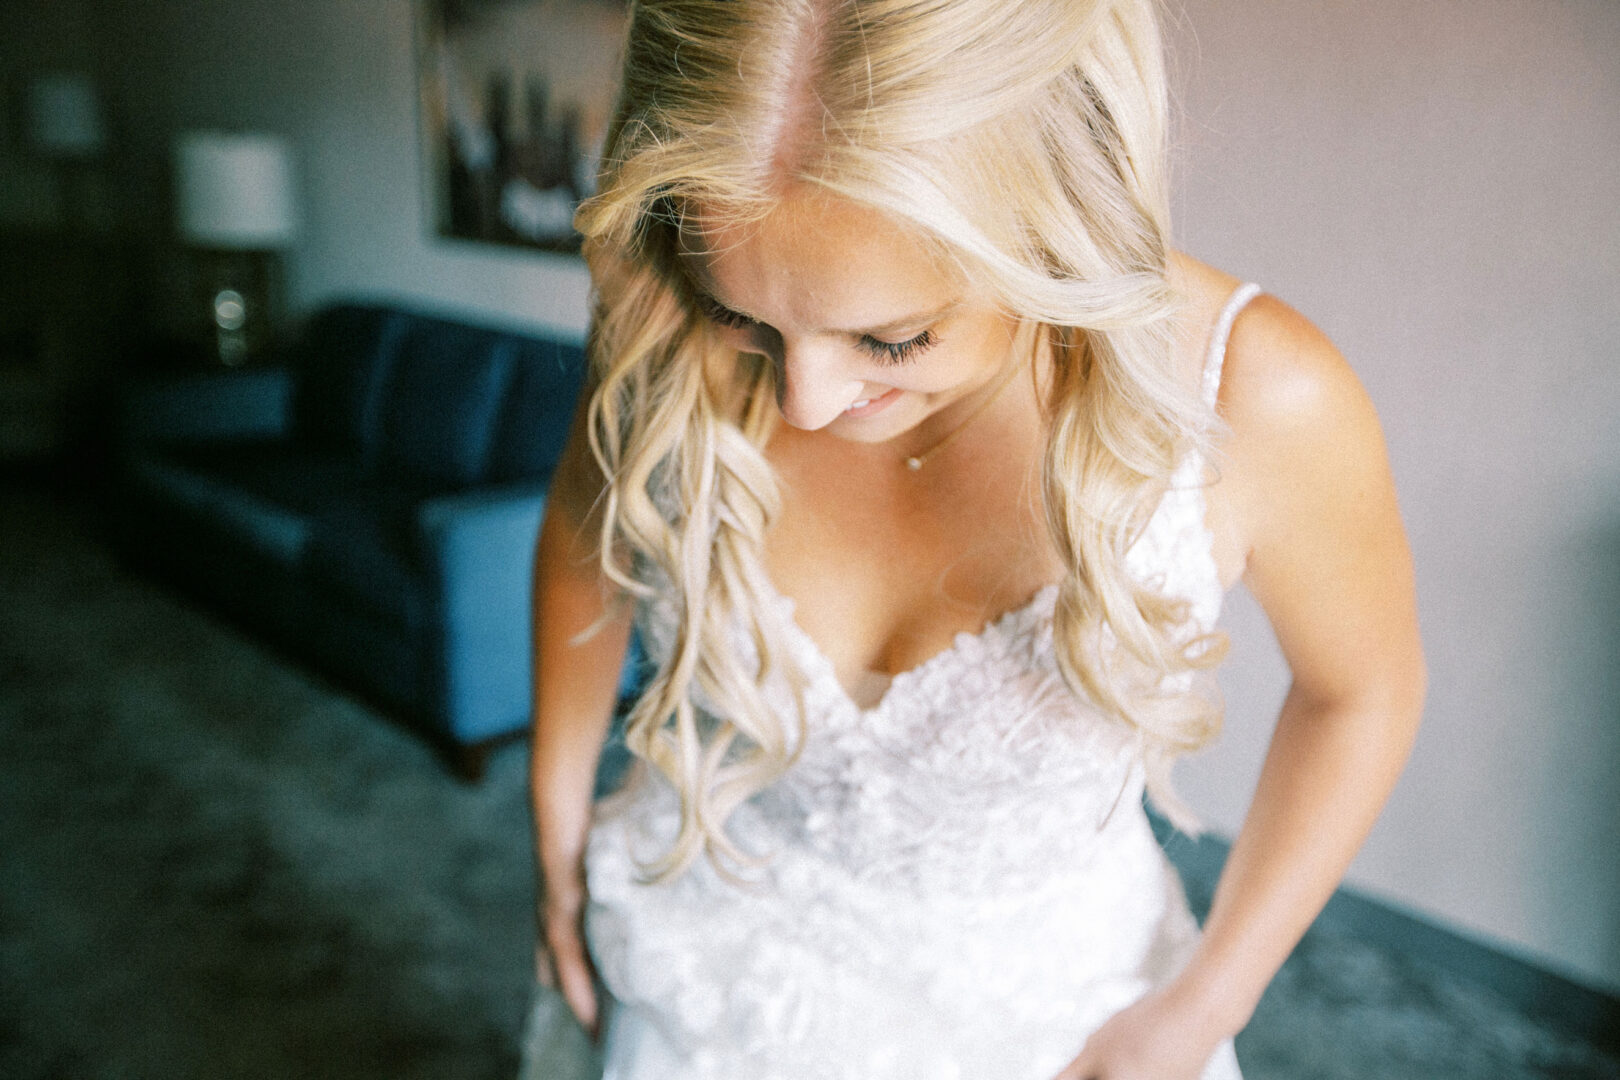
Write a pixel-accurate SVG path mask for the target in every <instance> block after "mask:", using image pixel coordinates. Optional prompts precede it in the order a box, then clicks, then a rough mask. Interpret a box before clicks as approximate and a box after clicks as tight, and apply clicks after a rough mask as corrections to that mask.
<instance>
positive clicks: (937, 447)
mask: <svg viewBox="0 0 1620 1080" xmlns="http://www.w3.org/2000/svg"><path fill="white" fill-rule="evenodd" d="M1016 374H1018V368H1017V367H1016V366H1012V367H1009V368H1008V371H1007V374H1005V375H1003V376H1002V377H1001V382H1000V383H998V384H997V385H996V388H995V389H994V390H992V391H991V392H990V395H989V396H988V397H986V398H985V399H984V400H983V401H981V402H979V403H978V404H977V405H975V406H973V411H972V412H970V413H968V414H967V416H966V417H965V418H964V419H963V420H962V422H961V423H960V424H957V425H956V426H955V427H954V428H952V429H951V432H950V434H948V435H946V436H945V437H944V438H943V439H941V440H939V442H937V443H935V444H934V445H933V446H930V447H929V448H928V449H927V450H924V451H923V452H922V453H920V454H912V455H910V456H909V457H907V458H905V459H904V461H905V465H906V468H907V469H910V470H911V471H912V472H921V471H922V467H923V466H924V465H926V464H928V459H929V458H931V457H933V456H934V455H935V454H937V453H939V452H940V451H941V450H943V449H945V448H946V447H947V446H949V445H950V444H951V441H952V440H953V439H955V438H956V437H957V436H958V435H960V434H962V432H963V431H964V430H966V428H967V426H968V425H969V424H971V423H973V421H975V420H977V419H978V418H979V414H980V413H982V412H984V410H986V409H988V408H989V407H990V405H991V403H992V402H994V401H995V400H996V398H998V397H1000V396H1001V392H1002V391H1003V390H1005V389H1007V384H1008V383H1010V382H1012V381H1013V376H1014V375H1016Z"/></svg>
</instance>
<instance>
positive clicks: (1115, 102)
mask: <svg viewBox="0 0 1620 1080" xmlns="http://www.w3.org/2000/svg"><path fill="white" fill-rule="evenodd" d="M631 12H632V15H631V30H630V35H629V39H628V44H627V51H626V58H625V66H624V81H623V86H622V90H621V96H620V99H619V104H618V108H617V110H616V114H615V118H614V121H613V123H612V126H611V128H610V131H609V135H608V139H607V143H606V146H605V150H604V160H603V169H602V175H601V181H600V186H599V189H598V193H597V194H596V195H595V197H593V198H591V199H590V200H589V201H588V202H586V203H585V204H584V205H583V206H582V207H581V208H580V211H579V213H578V216H577V219H576V224H577V226H578V228H579V230H580V232H581V233H582V234H583V235H584V237H585V247H584V251H585V257H586V260H587V262H588V264H589V266H590V270H591V275H592V279H593V283H594V287H595V310H594V313H593V314H594V318H593V329H592V333H591V336H590V343H589V351H590V357H591V364H592V370H593V376H594V378H595V379H596V380H597V388H596V390H595V392H594V395H593V397H592V399H591V402H590V412H589V431H590V436H591V441H592V448H593V450H594V452H595V454H596V457H597V461H598V463H599V464H600V466H601V468H602V470H603V474H604V477H605V481H606V495H605V501H604V503H605V505H604V509H605V512H604V515H603V519H602V520H603V524H602V530H603V531H602V536H601V553H602V565H603V569H604V572H605V573H606V574H607V575H608V576H609V577H610V579H611V580H612V581H614V582H615V583H617V585H618V586H620V587H622V588H623V589H624V590H627V591H628V592H629V593H631V594H632V595H634V596H639V597H647V596H649V595H651V594H653V593H654V592H660V591H661V592H662V593H663V594H664V596H665V598H666V599H667V600H668V601H669V602H671V603H672V606H673V609H674V612H675V614H676V633H675V637H674V642H673V648H672V649H671V650H670V652H669V654H668V655H667V656H666V657H664V658H663V659H662V662H661V664H660V666H659V667H658V670H657V671H656V673H655V674H654V675H653V676H652V678H651V681H650V683H649V684H648V686H647V688H646V690H645V692H644V694H643V695H642V697H641V698H640V699H639V701H638V702H637V703H636V705H635V706H634V708H633V710H632V712H631V714H630V717H629V719H628V722H627V741H628V743H629V746H630V748H631V749H632V750H633V751H634V752H635V753H636V754H637V755H638V756H639V757H641V758H642V759H644V760H645V761H647V762H648V763H650V764H651V766H652V767H654V768H656V769H657V770H658V771H659V772H661V773H663V775H664V776H666V777H667V778H668V779H669V781H670V782H671V783H672V784H673V785H674V787H675V789H676V790H677V791H678V792H679V794H680V799H681V805H682V815H681V824H680V829H679V833H678V835H677V836H676V838H675V840H674V843H673V845H672V847H671V848H670V850H669V851H668V853H667V854H666V855H665V856H664V857H663V858H662V859H661V860H660V861H658V862H657V863H655V864H654V865H652V866H651V867H649V868H648V872H649V874H651V875H652V876H656V877H667V876H672V875H674V874H678V873H680V872H681V871H682V870H684V869H685V868H686V867H687V866H688V865H689V864H690V863H691V862H692V860H693V859H694V858H696V857H697V856H698V855H699V854H700V853H704V852H707V853H708V854H709V856H710V857H711V858H714V859H716V860H717V862H719V863H720V864H721V865H725V864H727V863H728V862H732V861H747V860H748V859H749V853H746V852H742V851H740V850H738V848H737V846H736V845H734V844H733V843H732V842H731V840H730V839H728V837H727V835H726V832H725V828H724V826H725V822H726V820H727V818H728V816H729V815H730V814H731V812H732V811H733V810H734V809H735V808H736V807H737V806H738V805H739V804H740V803H741V802H742V801H744V800H745V799H747V798H748V797H750V796H751V795H752V794H754V793H756V792H758V791H759V790H761V789H762V788H763V787H765V786H766V785H768V784H769V783H771V782H772V781H773V780H774V779H776V778H777V777H778V776H780V775H781V773H782V772H783V771H784V770H785V769H786V768H787V767H788V766H789V765H790V764H791V762H792V760H793V758H794V755H795V754H796V752H797V750H798V748H799V746H800V745H801V744H802V741H803V735H804V731H803V716H802V710H801V711H800V715H798V716H783V715H781V713H780V711H779V710H773V709H772V708H771V707H770V706H769V705H768V704H767V701H766V695H765V693H764V687H765V685H766V683H767V681H768V680H769V679H771V678H773V677H775V676H776V675H779V674H782V673H785V674H786V675H787V676H788V677H789V678H790V679H792V680H794V681H793V682H792V685H794V686H796V687H797V686H801V685H802V683H801V682H798V681H797V676H796V673H795V672H793V670H792V667H791V664H790V663H789V662H788V661H787V658H786V654H785V652H784V650H783V649H782V647H781V644H780V643H779V642H778V641H777V640H776V639H777V637H778V635H779V628H775V629H773V626H772V623H771V621H770V620H769V619H768V618H766V617H765V613H766V612H767V610H768V606H769V604H770V600H771V596H772V590H771V586H770V584H769V582H768V581H767V580H766V578H765V573H764V569H763V561H762V557H761V547H762V543H763V540H764V537H765V534H766V531H767V530H768V529H769V527H770V525H771V522H772V519H773V517H774V516H775V514H776V513H777V510H778V507H779V495H778V491H777V485H776V481H775V477H774V474H773V472H772V469H771V467H770V465H769V464H768V462H767V461H766V458H765V455H764V452H763V451H764V446H765V443H766V440H767V438H768V437H769V434H770V431H771V428H772V423H773V421H774V419H775V417H776V415H777V414H776V407H775V397H774V380H775V372H774V371H773V370H772V367H771V364H770V363H769V362H768V361H766V360H765V359H764V358H761V357H754V356H748V355H742V356H739V355H738V354H737V352H736V351H735V349H734V348H732V349H728V348H727V347H726V346H725V345H724V344H722V342H721V340H720V338H719V336H718V335H717V334H716V333H715V331H714V330H713V329H712V328H711V327H710V326H709V324H708V322H707V320H706V319H705V318H704V317H703V315H702V313H701V312H700V311H699V310H697V308H696V307H695V305H694V302H693V293H692V289H691V286H690V285H689V284H688V283H687V280H686V278H685V276H684V274H683V272H682V270H681V269H680V268H679V267H678V266H677V263H676V249H677V237H676V232H677V230H678V225H679V218H680V215H681V214H682V213H683V212H684V210H685V208H687V207H692V206H701V207H702V209H703V213H704V214H705V220H706V221H712V220H716V219H720V220H724V221H726V222H727V223H733V222H742V221H748V220H757V219H758V218H759V217H761V216H763V215H764V214H765V213H767V212H768V211H769V209H770V207H771V206H772V205H773V202H774V201H775V200H776V199H777V198H779V197H780V194H781V192H782V190H783V187H784V185H785V184H787V183H803V184H810V185H817V186H818V187H819V188H821V189H824V190H825V191H827V192H829V193H831V194H833V195H835V196H839V197H842V198H845V199H849V200H853V201H855V202H858V203H861V204H864V205H866V206H869V207H873V208H875V209H877V210H879V211H881V212H884V213H886V214H889V215H891V216H892V217H893V218H895V219H896V220H898V221H900V222H903V223H906V224H909V225H911V226H913V227H915V229H916V230H917V231H918V232H919V233H920V234H921V235H923V236H925V237H927V238H928V239H929V241H930V243H931V245H932V246H934V247H935V248H937V251H938V253H939V255H940V256H941V257H942V258H947V259H950V260H952V261H953V263H954V264H955V265H956V266H957V267H959V268H962V269H964V270H966V272H967V273H968V275H969V277H970V279H971V280H972V281H973V282H974V283H975V284H976V285H977V286H978V287H982V288H985V289H987V290H990V292H991V294H992V295H994V296H995V297H996V298H997V299H998V301H999V303H1000V304H1001V305H1002V306H1003V308H1004V309H1005V310H1007V311H1009V312H1011V313H1013V314H1015V315H1016V316H1018V317H1019V318H1020V319H1021V321H1022V326H1023V329H1024V332H1023V333H1021V334H1020V335H1019V336H1018V341H1019V342H1020V343H1022V344H1021V346H1020V347H1022V348H1023V349H1025V350H1026V351H1027V352H1028V354H1029V357H1028V358H1029V360H1030V361H1031V362H1033V360H1034V357H1035V353H1036V350H1047V351H1048V355H1049V357H1050V367H1051V370H1052V376H1051V380H1050V384H1049V391H1050V392H1049V395H1048V399H1047V401H1046V403H1045V408H1046V414H1047V415H1046V420H1047V431H1048V434H1047V438H1046V447H1045V457H1044V462H1043V484H1042V494H1043V498H1044V503H1045V507H1046V516H1047V523H1048V532H1049V533H1050V536H1051V541H1052V543H1053V545H1054V547H1055V550H1056V551H1057V553H1058V554H1059V556H1060V557H1061V559H1062V561H1063V563H1064V564H1065V565H1066V566H1067V568H1068V573H1067V574H1066V576H1065V578H1064V580H1063V582H1062V584H1061V586H1060V587H1059V595H1058V601H1057V605H1056V610H1055V615H1054V635H1053V636H1054V643H1055V647H1056V651H1057V660H1058V663H1059V666H1060V668H1061V670H1062V673H1063V676H1064V678H1065V680H1066V681H1067V682H1068V684H1069V686H1070V687H1071V688H1072V689H1073V691H1074V692H1075V693H1076V694H1079V695H1082V696H1084V697H1085V698H1088V699H1089V700H1091V701H1092V702H1094V703H1095V704H1096V705H1097V706H1098V707H1099V708H1101V709H1102V710H1104V711H1105V712H1106V713H1108V714H1111V715H1113V716H1115V717H1117V718H1119V719H1120V720H1123V721H1125V722H1128V723H1130V724H1132V725H1134V726H1135V727H1136V729H1137V731H1138V733H1139V735H1140V738H1141V740H1142V745H1143V749H1144V756H1145V758H1146V760H1147V761H1148V763H1149V770H1148V783H1149V787H1150V790H1151V791H1152V792H1153V794H1154V797H1155V800H1156V801H1157V802H1159V803H1160V804H1161V806H1163V807H1165V808H1166V809H1167V811H1168V812H1170V814H1171V816H1172V818H1173V819H1177V818H1180V819H1182V820H1187V819H1186V817H1185V813H1184V811H1183V810H1182V809H1181V806H1180V804H1179V802H1177V801H1176V800H1175V799H1174V797H1173V795H1172V794H1171V793H1170V791H1169V787H1168V763H1169V762H1170V761H1172V760H1173V758H1174V757H1175V756H1177V755H1179V754H1180V753H1183V752H1186V751H1188V750H1192V749H1194V748H1197V747H1199V746H1201V745H1203V744H1204V743H1205V742H1207V741H1208V739H1210V738H1211V737H1212V736H1213V735H1214V733H1215V732H1216V730H1217V729H1218V727H1219V720H1220V714H1219V709H1218V706H1215V705H1214V704H1213V703H1212V702H1211V701H1210V700H1209V699H1207V698H1204V697H1201V696H1198V695H1192V694H1188V693H1181V692H1170V691H1167V690H1166V689H1165V688H1166V687H1185V685H1186V684H1187V682H1188V679H1189V678H1190V673H1192V672H1194V671H1195V670H1199V669H1207V668H1209V667H1211V666H1212V665H1213V664H1214V663H1215V662H1216V661H1217V660H1218V659H1219V657H1220V654H1221V652H1222V651H1223V647H1224V640H1223V639H1221V638H1219V637H1218V636H1217V635H1211V634H1201V633H1191V634H1189V633H1188V632H1187V631H1188V627H1189V625H1190V623H1189V619H1188V607H1187V603H1186V601H1185V600H1182V599H1179V598H1176V597H1172V596H1169V595H1166V594H1165V593H1163V592H1161V591H1158V590H1156V589H1155V588H1153V587H1152V585H1151V584H1145V583H1142V582H1139V581H1137V580H1135V578H1134V577H1133V576H1132V575H1131V574H1130V573H1129V572H1128V571H1127V569H1126V563H1125V556H1126V552H1127V551H1128V550H1129V548H1130V546H1131V544H1132V543H1133V542H1134V540H1135V539H1136V537H1137V536H1138V535H1140V533H1141V531H1142V529H1143V528H1144V527H1145V525H1146V521H1147V518H1148V517H1149V516H1150V514H1151V512H1152V509H1153V507H1154V506H1155V505H1156V503H1157V501H1158V499H1159V496H1160V495H1161V494H1162V493H1163V492H1164V490H1165V489H1166V486H1167V484H1168V481H1169V478H1170V476H1171V474H1172V473H1173V471H1174V470H1175V468H1176V466H1177V464H1178V462H1179V461H1181V460H1182V458H1183V456H1184V455H1185V454H1187V453H1188V452H1189V451H1192V450H1195V449H1200V448H1206V447H1207V445H1208V440H1209V438H1210V435H1211V430H1212V421H1213V418H1212V417H1211V416H1209V415H1208V409H1207V407H1206V406H1205V405H1204V404H1203V403H1202V401H1201V400H1200V398H1199V396H1198V394H1197V392H1196V389H1195V388H1192V387H1189V386H1188V385H1187V384H1186V380H1185V379H1184V378H1183V377H1181V376H1180V375H1179V374H1178V371H1177V370H1176V364H1175V359H1174V350H1173V347H1172V346H1173V341H1174V321H1175V320H1174V318H1173V316H1174V314H1175V312H1176V310H1177V303H1176V298H1175V296H1174V293H1173V291H1172V289H1171V287H1170V285H1169V282H1168V278H1167V259H1168V254H1169V239H1168V237H1169V232H1168V230H1169V221H1168V202H1169V199H1168V192H1167V182H1166V176H1165V172H1166V158H1167V151H1166V145H1167V132H1166V113H1167V106H1166V87H1165V76H1164V70H1163V60H1162V56H1161V44H1160V38H1159V30H1158V24H1157V19H1156V12H1155V10H1154V4H1153V2H1152V0H636V2H635V3H633V4H632V9H631ZM626 552H628V553H629V554H630V555H632V556H633V558H632V559H631V560H630V561H629V562H628V563H627V562H625V561H624V560H623V556H624V554H625V553H626ZM634 568H639V569H634ZM739 621H740V624H741V625H742V626H744V627H745V628H747V629H748V631H749V632H750V634H751V637H752V642H753V646H754V648H753V654H752V655H747V651H746V650H744V651H742V652H739V651H738V650H737V649H736V648H735V647H734V642H735V638H734V633H735V627H736V626H737V625H738V623H739ZM1178 675H1184V676H1187V678H1182V679H1177V678H1175V676H1178ZM695 694H700V695H701V697H702V699H703V701H704V708H701V709H700V708H699V707H698V705H697V704H695V698H694V695H695Z"/></svg>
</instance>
